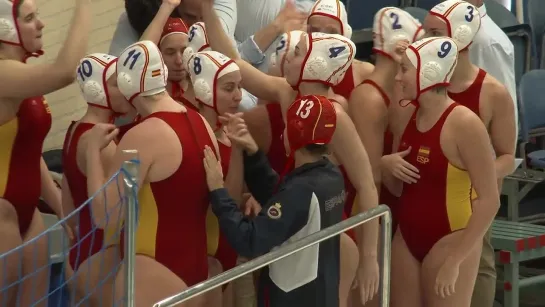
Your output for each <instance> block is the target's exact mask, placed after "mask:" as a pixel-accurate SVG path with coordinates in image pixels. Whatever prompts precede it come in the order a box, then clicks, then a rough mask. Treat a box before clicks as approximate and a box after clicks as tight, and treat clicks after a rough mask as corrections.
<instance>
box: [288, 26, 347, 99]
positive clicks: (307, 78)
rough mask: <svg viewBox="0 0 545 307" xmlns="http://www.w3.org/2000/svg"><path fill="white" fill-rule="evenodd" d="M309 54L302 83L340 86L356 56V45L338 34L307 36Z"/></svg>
mask: <svg viewBox="0 0 545 307" xmlns="http://www.w3.org/2000/svg"><path fill="white" fill-rule="evenodd" d="M304 37H305V38H306V43H307V53H306V56H305V59H304V60H303V64H302V71H301V75H300V77H299V81H298V83H297V84H296V86H294V88H296V89H297V88H298V87H299V84H301V82H319V83H323V84H326V85H329V86H334V85H337V84H339V83H340V82H341V81H342V79H343V78H344V74H345V73H346V71H347V70H348V68H349V67H350V65H352V61H353V60H354V57H355V56H356V45H354V43H353V42H352V41H351V40H349V39H347V38H346V37H344V36H342V35H338V34H325V33H311V34H305V35H304Z"/></svg>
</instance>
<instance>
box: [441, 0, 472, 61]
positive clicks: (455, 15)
mask: <svg viewBox="0 0 545 307" xmlns="http://www.w3.org/2000/svg"><path fill="white" fill-rule="evenodd" d="M430 14H431V15H433V16H437V17H439V18H441V19H442V20H443V21H445V23H446V24H447V30H448V36H449V37H450V38H452V39H453V40H454V41H455V42H456V44H458V48H460V51H464V50H465V49H466V48H468V47H469V45H471V42H472V41H473V38H474V37H475V35H477V32H478V31H479V28H480V27H481V15H480V14H479V10H478V9H477V8H476V7H475V6H474V5H472V4H470V3H467V2H465V1H460V0H447V1H445V2H441V3H439V4H438V5H436V6H434V7H433V8H432V9H431V10H430Z"/></svg>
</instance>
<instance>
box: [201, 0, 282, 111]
mask: <svg viewBox="0 0 545 307" xmlns="http://www.w3.org/2000/svg"><path fill="white" fill-rule="evenodd" d="M202 7H203V20H204V23H205V25H206V33H207V35H208V40H209V42H210V47H211V48H212V49H213V50H215V51H218V52H220V53H223V54H224V55H226V56H227V57H229V58H231V59H233V60H235V61H236V63H237V65H238V66H239V68H240V73H241V74H242V84H243V87H244V88H245V89H246V90H248V92H250V93H252V94H253V95H254V96H256V97H257V98H260V99H265V100H269V101H282V99H287V98H284V97H286V93H288V94H289V93H292V92H293V90H292V88H291V86H290V85H289V84H288V82H287V81H286V79H284V78H278V77H272V76H269V75H267V74H265V73H263V72H261V71H260V70H259V69H257V68H255V67H253V66H252V65H251V64H249V63H247V62H246V61H244V60H242V59H240V55H239V54H238V52H237V50H236V48H235V46H233V43H232V42H231V40H230V39H229V37H228V36H227V34H226V33H225V31H223V29H222V27H221V22H220V20H219V19H218V16H217V15H216V13H215V11H214V10H213V8H212V6H211V5H210V3H208V1H203V4H202Z"/></svg>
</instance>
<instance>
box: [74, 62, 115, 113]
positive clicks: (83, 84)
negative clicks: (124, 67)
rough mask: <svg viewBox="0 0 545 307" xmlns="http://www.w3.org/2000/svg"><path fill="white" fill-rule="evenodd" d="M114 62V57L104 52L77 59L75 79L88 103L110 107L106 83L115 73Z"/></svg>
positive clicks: (105, 107) (100, 106)
mask: <svg viewBox="0 0 545 307" xmlns="http://www.w3.org/2000/svg"><path fill="white" fill-rule="evenodd" d="M116 63H117V58H116V57H114V56H111V55H108V54H104V53H93V54H90V55H87V56H85V57H84V58H83V59H81V60H80V61H79V66H78V68H77V70H76V80H77V82H78V85H79V88H80V90H81V93H82V95H83V98H84V99H85V101H86V102H87V103H88V104H90V105H92V106H95V107H99V108H104V109H110V110H111V109H112V106H111V103H110V97H109V96H108V86H107V84H106V83H107V81H108V79H109V78H110V77H111V76H112V75H113V74H114V73H115V70H116Z"/></svg>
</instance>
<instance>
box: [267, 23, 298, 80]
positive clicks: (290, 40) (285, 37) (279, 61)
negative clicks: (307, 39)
mask: <svg viewBox="0 0 545 307" xmlns="http://www.w3.org/2000/svg"><path fill="white" fill-rule="evenodd" d="M303 33H305V32H303V31H299V30H294V31H291V32H288V33H284V34H282V36H281V37H280V42H279V43H278V45H277V46H276V50H275V52H274V53H273V54H271V63H270V64H271V65H274V66H276V65H279V67H280V73H281V75H282V76H283V75H284V63H285V61H286V55H288V53H293V52H294V51H295V46H297V44H298V43H299V41H300V40H301V35H302V34H303Z"/></svg>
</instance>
